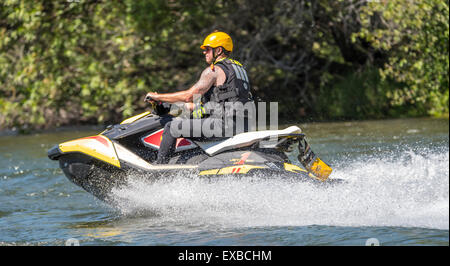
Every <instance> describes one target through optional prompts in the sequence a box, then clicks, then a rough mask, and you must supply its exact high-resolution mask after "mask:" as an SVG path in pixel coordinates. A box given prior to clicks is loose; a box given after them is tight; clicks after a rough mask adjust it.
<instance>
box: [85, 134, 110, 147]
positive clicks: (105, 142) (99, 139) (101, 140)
mask: <svg viewBox="0 0 450 266" xmlns="http://www.w3.org/2000/svg"><path fill="white" fill-rule="evenodd" d="M82 139H95V140H98V141H99V142H101V143H102V144H103V145H105V146H106V147H109V143H108V141H107V140H106V139H104V138H102V137H100V136H92V137H86V138H82Z"/></svg>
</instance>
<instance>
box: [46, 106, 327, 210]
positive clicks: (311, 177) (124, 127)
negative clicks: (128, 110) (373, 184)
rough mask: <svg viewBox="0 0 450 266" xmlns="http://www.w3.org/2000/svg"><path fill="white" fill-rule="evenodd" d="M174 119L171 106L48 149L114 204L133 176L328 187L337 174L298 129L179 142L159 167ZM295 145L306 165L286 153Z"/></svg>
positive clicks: (71, 175)
mask: <svg viewBox="0 0 450 266" xmlns="http://www.w3.org/2000/svg"><path fill="white" fill-rule="evenodd" d="M172 117H173V114H171V113H170V107H169V106H167V105H165V104H161V103H160V104H157V105H156V106H154V108H153V110H150V111H147V112H144V113H141V114H138V115H136V116H133V117H131V118H128V119H126V120H124V121H122V122H121V123H120V124H116V125H110V126H108V127H107V128H106V129H105V130H104V131H103V132H101V133H100V134H98V135H94V136H87V137H83V138H80V139H75V140H70V141H67V142H63V143H61V144H58V145H55V146H54V147H52V148H51V149H49V150H48V157H49V158H50V159H52V160H57V161H59V166H60V168H61V169H62V171H63V172H64V174H65V175H66V177H67V178H68V179H69V180H70V181H71V182H73V183H74V184H76V185H78V186H80V187H81V188H83V189H84V190H86V191H87V192H89V193H91V194H93V195H94V196H95V197H97V198H99V199H101V200H104V201H108V195H109V194H110V192H111V190H112V189H113V188H114V187H120V186H124V185H126V184H127V180H128V178H130V177H136V176H140V177H144V178H146V179H149V180H150V181H151V180H158V179H161V178H167V177H170V176H174V175H178V176H179V175H180V174H181V175H184V174H186V175H190V176H198V177H205V178H221V177H224V176H230V175H231V176H234V177H240V178H244V177H245V176H263V177H268V176H277V177H283V178H294V179H298V180H306V181H309V182H318V183H326V182H327V179H328V177H329V175H330V174H331V172H332V169H331V168H330V167H329V166H328V165H327V164H326V163H324V162H323V161H322V160H321V159H320V158H319V157H318V156H317V155H316V154H315V153H314V152H313V151H312V150H311V147H310V145H309V144H308V143H307V142H306V138H305V134H303V133H302V131H301V129H300V128H299V127H297V126H290V127H287V128H285V129H282V130H264V131H250V132H244V133H240V134H237V135H234V136H232V137H228V138H208V139H200V138H178V139H177V142H176V149H175V151H174V153H173V154H172V156H171V158H170V161H169V163H168V164H164V165H160V164H154V163H153V162H154V161H155V160H156V157H157V153H158V149H159V145H160V143H161V137H162V133H163V130H164V124H165V123H164V121H166V120H167V119H170V118H172ZM295 146H297V148H298V150H299V155H298V159H299V162H300V163H301V164H302V166H299V165H296V164H294V163H293V162H291V161H290V159H289V158H288V156H287V155H286V153H288V152H291V151H292V150H293V149H294V148H295Z"/></svg>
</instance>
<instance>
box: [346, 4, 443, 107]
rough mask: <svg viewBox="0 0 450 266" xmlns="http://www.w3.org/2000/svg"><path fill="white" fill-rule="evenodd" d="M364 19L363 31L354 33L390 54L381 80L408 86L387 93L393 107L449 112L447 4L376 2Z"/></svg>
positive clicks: (381, 70) (381, 72)
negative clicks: (390, 80) (408, 106)
mask: <svg viewBox="0 0 450 266" xmlns="http://www.w3.org/2000/svg"><path fill="white" fill-rule="evenodd" d="M360 17H361V24H362V29H361V31H360V32H358V33H355V34H354V35H355V36H358V37H361V38H364V39H366V40H367V41H368V42H370V43H371V45H372V46H373V47H374V48H375V49H381V50H383V51H384V52H385V53H387V54H389V58H388V60H387V61H386V62H385V64H384V65H382V66H381V67H380V74H381V77H382V79H386V78H391V79H393V80H395V81H397V82H399V83H402V84H404V86H403V87H402V88H401V89H399V88H394V89H393V90H389V91H387V92H386V96H387V98H388V99H389V101H390V103H391V105H392V106H405V105H411V106H414V108H416V109H417V113H418V114H422V115H426V114H431V115H436V114H441V113H445V112H446V113H448V91H449V76H448V73H449V61H448V60H449V59H448V40H449V24H448V17H449V7H448V1H442V0H421V1H417V0H399V1H386V2H384V3H377V2H375V1H373V2H371V3H369V4H368V5H367V6H366V7H365V8H364V9H363V10H362V12H361V14H360Z"/></svg>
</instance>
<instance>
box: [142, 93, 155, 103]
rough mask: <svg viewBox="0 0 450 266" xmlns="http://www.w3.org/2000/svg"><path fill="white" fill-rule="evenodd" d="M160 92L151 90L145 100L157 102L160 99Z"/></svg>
mask: <svg viewBox="0 0 450 266" xmlns="http://www.w3.org/2000/svg"><path fill="white" fill-rule="evenodd" d="M157 98H158V93H157V92H149V93H147V95H145V99H144V102H155V101H158V99H157Z"/></svg>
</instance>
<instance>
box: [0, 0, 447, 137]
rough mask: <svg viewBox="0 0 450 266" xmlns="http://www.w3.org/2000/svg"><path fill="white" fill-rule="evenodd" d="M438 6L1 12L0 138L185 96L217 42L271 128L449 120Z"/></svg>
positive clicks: (288, 3)
mask: <svg viewBox="0 0 450 266" xmlns="http://www.w3.org/2000/svg"><path fill="white" fill-rule="evenodd" d="M448 6H449V2H448V1H442V0H396V1H387V0H316V1H307V0H259V1H255V0H226V1H225V0H202V1H191V0H178V1H175V0H170V1H163V0H145V1H133V0H124V1H89V0H59V1H45V0H36V1H27V0H5V1H2V2H1V3H0V129H2V128H3V129H5V128H13V127H16V128H21V129H26V128H48V127H55V126H61V125H79V124H104V123H117V122H118V121H120V120H121V119H123V118H125V117H128V116H131V115H133V114H136V113H138V112H140V111H143V110H145V109H146V108H147V106H146V105H145V103H144V102H143V96H144V95H145V93H146V92H148V91H157V92H173V91H176V90H182V89H187V88H189V87H190V86H191V85H192V84H193V83H194V82H195V81H196V80H197V79H198V77H199V74H200V72H201V71H202V69H203V68H205V67H206V65H205V62H204V57H203V55H202V50H201V49H200V48H199V46H200V45H201V43H202V41H203V39H204V37H206V36H207V35H208V34H209V33H211V32H212V31H214V30H221V31H225V32H227V33H228V34H230V35H231V37H232V38H233V42H234V46H235V48H234V51H233V53H232V57H233V58H235V59H237V60H238V61H240V62H242V63H243V64H244V65H245V66H246V69H247V72H248V73H249V76H250V79H251V82H252V86H253V93H254V94H255V95H256V96H257V97H259V99H261V100H263V101H277V102H279V112H280V113H279V116H280V119H281V120H288V119H295V120H296V121H311V120H339V119H374V118H375V119H376V118H387V117H405V116H407V117H409V116H439V115H445V114H448V97H449V77H448V73H449V72H448V71H449V61H448V45H449V23H448V16H449V8H448Z"/></svg>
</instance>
